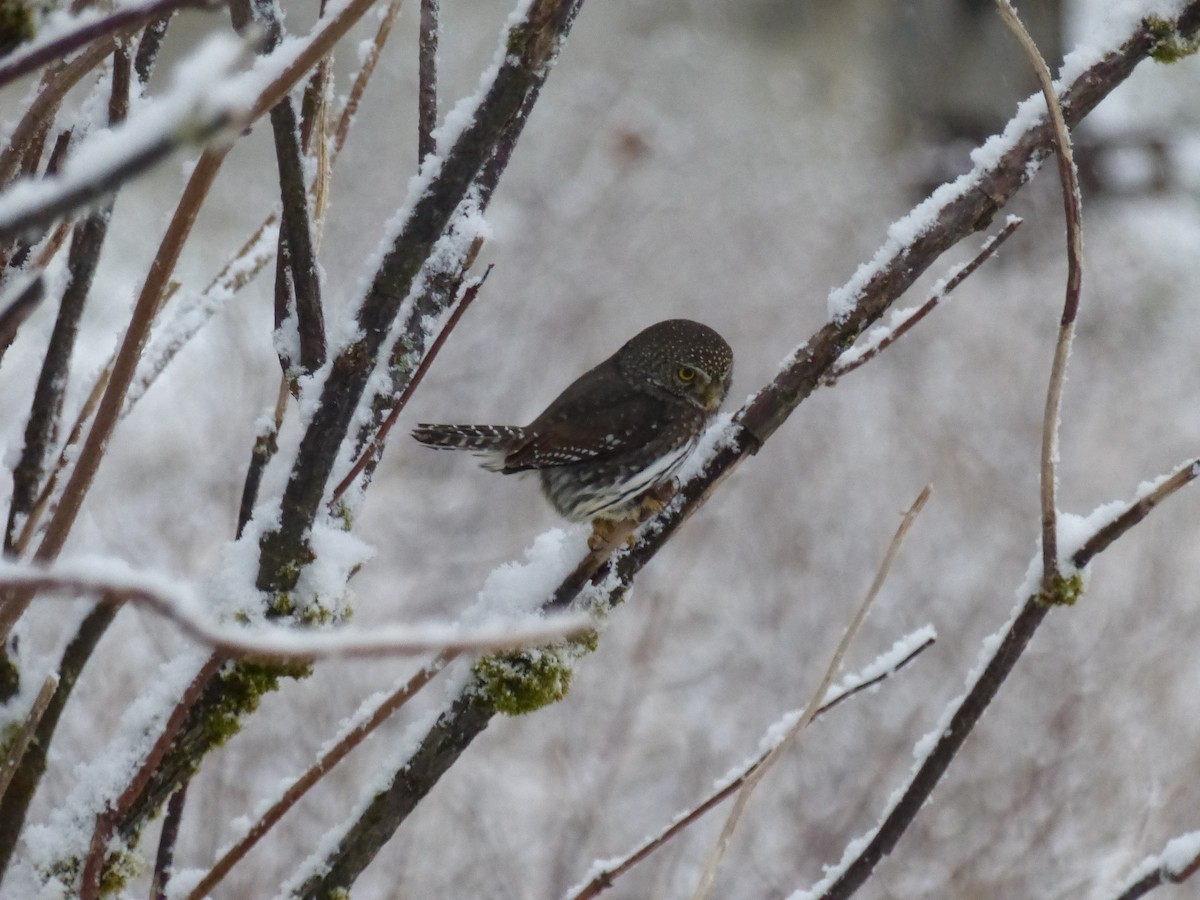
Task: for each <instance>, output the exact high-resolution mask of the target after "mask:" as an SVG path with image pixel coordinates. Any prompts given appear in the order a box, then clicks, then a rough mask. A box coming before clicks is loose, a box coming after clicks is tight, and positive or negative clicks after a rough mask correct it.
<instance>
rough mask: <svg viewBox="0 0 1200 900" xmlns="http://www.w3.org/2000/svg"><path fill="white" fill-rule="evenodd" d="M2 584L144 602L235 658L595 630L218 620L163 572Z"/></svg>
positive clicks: (503, 644) (18, 571) (583, 620)
mask: <svg viewBox="0 0 1200 900" xmlns="http://www.w3.org/2000/svg"><path fill="white" fill-rule="evenodd" d="M0 589H2V590H16V589H20V590H30V591H34V592H42V593H44V592H59V593H64V594H65V595H67V596H68V597H69V598H70V599H76V598H78V597H79V596H81V595H82V596H90V597H95V598H96V599H97V600H99V601H100V602H101V603H105V604H111V605H113V606H121V605H123V604H125V603H132V604H134V605H135V606H140V607H144V608H145V609H148V610H150V611H152V612H154V613H156V614H158V615H160V616H162V617H163V618H165V619H167V620H169V621H170V622H172V623H174V624H175V625H177V626H178V627H179V630H180V631H181V632H183V633H184V634H185V635H187V636H188V637H189V638H191V639H192V640H194V641H196V642H197V643H199V644H202V645H204V646H207V647H211V648H212V649H213V650H215V651H216V652H217V653H218V654H220V655H222V656H224V657H225V658H227V659H230V658H232V659H246V660H250V661H254V662H260V663H281V662H283V663H286V662H301V663H308V662H312V661H313V660H316V659H327V658H339V659H354V658H372V657H378V656H411V655H415V654H419V653H429V652H431V651H442V650H444V651H448V652H452V653H456V654H457V653H464V652H480V651H493V650H515V649H518V648H520V647H528V646H531V645H537V644H545V643H549V642H552V641H556V640H562V639H573V638H580V637H582V636H583V635H585V634H587V633H589V632H590V631H591V630H592V627H593V622H592V621H591V620H590V619H589V618H588V617H587V616H585V615H582V614H578V613H577V614H570V615H560V616H555V617H552V618H546V619H533V618H530V619H528V620H519V621H515V622H514V621H501V620H497V621H494V622H492V623H490V624H483V625H479V626H476V627H470V628H466V627H463V626H460V625H457V624H453V623H439V622H434V623H427V624H423V625H422V624H417V625H398V626H390V627H388V626H384V627H375V628H372V629H370V630H369V631H362V630H359V629H351V628H346V629H341V630H335V631H316V632H314V631H297V630H295V629H292V628H287V627H284V626H274V625H268V626H265V627H261V628H256V627H245V626H240V625H238V626H232V627H231V626H227V625H222V624H218V623H214V622H213V621H212V620H211V618H210V617H209V616H208V615H207V614H206V613H204V612H202V611H200V610H201V609H202V606H201V604H200V603H199V601H198V600H197V599H196V598H194V597H193V596H192V595H191V594H190V593H188V592H184V591H179V590H171V589H170V588H168V587H167V586H166V585H164V584H162V583H160V582H158V581H157V580H156V579H146V578H139V577H136V576H129V577H125V578H115V579H114V578H108V577H103V576H101V577H95V576H89V575H86V574H77V573H74V572H72V571H70V570H66V571H52V570H48V569H40V568H22V567H10V566H5V565H2V564H0Z"/></svg>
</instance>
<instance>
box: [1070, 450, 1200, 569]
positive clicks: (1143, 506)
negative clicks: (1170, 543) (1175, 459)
mask: <svg viewBox="0 0 1200 900" xmlns="http://www.w3.org/2000/svg"><path fill="white" fill-rule="evenodd" d="M1197 476H1200V459H1194V460H1192V461H1191V462H1186V463H1184V464H1183V465H1181V466H1179V467H1178V468H1176V469H1175V471H1174V472H1172V473H1171V474H1170V475H1169V476H1167V477H1166V478H1164V479H1162V480H1161V481H1159V482H1158V483H1157V484H1156V485H1155V486H1154V487H1152V488H1151V489H1150V490H1149V491H1147V492H1146V493H1145V494H1143V495H1142V496H1140V497H1138V498H1136V499H1135V500H1133V501H1132V502H1131V503H1130V504H1129V506H1128V508H1127V509H1126V510H1125V511H1124V512H1122V513H1121V514H1120V515H1118V516H1116V517H1115V518H1114V519H1112V521H1110V522H1109V523H1108V524H1107V525H1105V526H1104V527H1103V528H1101V529H1099V530H1098V531H1097V532H1096V533H1095V534H1093V535H1092V536H1091V537H1090V538H1088V540H1087V541H1085V542H1084V544H1083V546H1082V547H1080V548H1079V549H1078V550H1076V551H1075V553H1074V554H1073V555H1072V557H1071V564H1072V565H1074V566H1075V568H1077V569H1082V568H1084V567H1085V566H1086V565H1087V564H1088V563H1090V562H1091V561H1092V559H1093V558H1094V557H1095V556H1096V554H1098V553H1102V552H1104V551H1105V550H1107V549H1108V548H1109V546H1111V544H1112V543H1113V541H1115V540H1116V539H1117V538H1119V537H1120V536H1121V535H1123V534H1124V533H1125V532H1127V531H1128V530H1129V529H1130V528H1132V527H1133V526H1134V525H1136V524H1137V523H1138V522H1140V521H1142V519H1144V518H1146V516H1148V515H1149V514H1150V510H1152V509H1154V507H1156V506H1158V505H1159V504H1160V503H1162V502H1163V501H1164V500H1166V499H1167V498H1168V497H1169V496H1171V495H1172V494H1173V493H1175V492H1176V491H1177V490H1179V489H1180V488H1181V487H1184V486H1185V485H1188V484H1191V483H1192V482H1193V481H1195V480H1196V477H1197Z"/></svg>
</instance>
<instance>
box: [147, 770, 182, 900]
mask: <svg viewBox="0 0 1200 900" xmlns="http://www.w3.org/2000/svg"><path fill="white" fill-rule="evenodd" d="M189 784H191V782H190V781H185V782H184V783H183V784H181V785H180V786H179V789H178V790H176V791H175V793H173V794H172V795H171V799H170V800H168V801H167V811H166V813H165V814H164V815H163V824H162V831H160V832H159V835H158V852H157V853H156V854H155V855H154V876H153V877H152V878H151V879H150V900H167V885H168V884H169V883H170V881H171V869H172V867H173V866H174V864H175V842H176V841H177V840H178V839H179V825H180V823H181V822H182V821H183V807H184V805H185V804H186V803H187V790H188V785H189Z"/></svg>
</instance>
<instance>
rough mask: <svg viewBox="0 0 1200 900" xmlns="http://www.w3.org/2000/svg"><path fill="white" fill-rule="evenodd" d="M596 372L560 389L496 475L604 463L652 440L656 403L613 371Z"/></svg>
mask: <svg viewBox="0 0 1200 900" xmlns="http://www.w3.org/2000/svg"><path fill="white" fill-rule="evenodd" d="M600 368H601V367H599V366H598V367H597V370H598V369H600ZM597 370H593V371H592V372H589V373H588V375H587V376H584V377H583V378H580V379H579V380H578V381H576V382H575V383H574V384H572V385H571V386H570V387H568V388H567V389H566V390H565V391H563V392H562V394H560V395H559V397H558V398H557V399H556V400H555V401H554V402H553V403H551V404H550V406H548V407H547V408H546V411H545V412H543V413H542V414H541V415H540V416H538V417H537V418H536V419H534V420H533V422H531V423H530V424H529V425H528V426H527V427H526V429H525V435H526V438H525V440H524V441H522V442H521V443H520V444H518V445H517V446H516V447H514V448H513V449H512V450H511V451H510V452H509V454H508V455H507V456H506V457H505V458H504V468H503V469H502V471H504V472H520V471H523V470H526V469H545V468H548V467H551V466H567V465H571V464H572V463H580V462H589V461H598V460H602V459H607V458H608V457H611V456H616V455H618V454H621V453H624V452H627V451H628V450H629V449H630V448H632V447H638V446H641V445H643V444H646V443H647V442H649V441H650V440H651V439H652V438H653V437H654V434H655V432H656V431H657V428H656V425H659V424H660V423H659V419H660V418H661V416H662V405H663V404H662V401H661V400H659V399H658V398H656V397H654V396H651V395H650V394H647V393H646V392H644V391H640V390H637V389H635V388H633V387H631V386H630V385H629V384H628V383H627V382H626V381H625V380H624V379H623V378H621V377H620V376H619V375H618V374H617V373H615V372H612V371H604V372H601V371H597Z"/></svg>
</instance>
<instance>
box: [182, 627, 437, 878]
mask: <svg viewBox="0 0 1200 900" xmlns="http://www.w3.org/2000/svg"><path fill="white" fill-rule="evenodd" d="M457 655H458V654H457V653H456V652H454V651H451V650H444V651H442V652H441V653H439V654H438V655H437V656H436V657H434V658H433V659H432V660H430V662H428V663H426V664H425V665H424V666H423V667H422V668H421V669H420V670H419V671H418V672H417V673H416V674H415V675H413V676H412V677H411V678H409V679H408V680H407V681H405V682H404V684H402V685H401V686H400V687H399V688H398V689H397V690H395V691H393V692H392V693H391V694H389V695H388V697H387V698H386V699H385V700H383V702H381V703H380V704H379V705H378V706H376V707H375V708H374V709H373V710H372V711H371V712H370V714H369V715H367V716H366V717H365V718H363V719H362V721H361V722H359V724H357V725H355V726H354V728H352V729H351V730H350V731H349V732H347V733H346V735H345V736H344V737H342V738H341V739H340V740H339V741H338V742H337V743H335V744H334V745H333V746H332V747H331V748H330V749H329V750H327V751H326V752H325V753H324V754H322V756H321V758H320V759H319V760H317V762H316V763H314V764H313V765H312V766H310V767H309V769H308V770H307V771H306V772H305V773H304V774H303V775H302V776H300V777H299V778H298V779H296V780H295V781H294V782H292V783H291V784H290V785H288V787H287V789H286V790H285V791H284V792H283V794H282V796H281V797H280V798H279V800H277V801H276V802H275V803H274V804H272V805H271V807H270V808H269V809H268V810H267V811H266V812H265V813H263V814H262V815H261V816H259V818H258V821H257V822H255V823H254V825H253V826H252V827H251V828H250V830H249V831H247V832H246V834H245V835H243V837H242V838H241V839H240V840H238V842H237V843H236V844H234V845H233V846H232V847H230V848H229V849H228V850H227V851H225V853H224V854H222V856H221V858H220V859H219V860H217V862H216V863H215V864H214V865H213V867H212V869H210V870H209V872H208V874H207V875H205V876H204V878H202V879H201V880H200V882H199V883H198V884H197V885H196V886H195V887H194V888H193V889H192V892H191V893H190V894H188V897H187V900H202V898H204V897H206V896H208V895H209V894H210V893H212V889H213V888H214V887H216V886H217V885H218V884H219V883H220V882H221V880H222V879H223V878H224V877H225V876H226V875H228V874H229V871H230V869H232V868H233V867H234V866H235V865H237V863H238V862H240V861H241V860H242V858H243V857H245V855H246V854H247V853H249V852H250V850H251V849H252V848H253V847H254V845H255V844H257V843H258V842H259V841H260V840H261V839H262V838H263V836H264V835H266V833H267V832H268V831H270V830H271V828H273V827H274V826H275V824H276V823H277V822H278V821H279V820H280V819H282V818H283V816H284V814H286V813H287V811H288V810H289V809H291V808H292V807H293V806H295V805H296V803H297V802H299V800H300V799H301V798H302V797H303V796H304V795H305V794H306V793H308V791H309V790H310V789H311V788H312V787H314V786H315V785H316V784H317V782H319V781H320V780H321V779H322V778H324V777H325V775H326V773H328V772H329V771H330V770H331V769H333V767H334V766H336V765H337V764H338V763H339V762H341V761H342V760H343V759H345V757H346V755H347V754H349V753H350V751H351V750H353V749H354V748H355V747H357V746H358V745H359V744H361V743H362V742H363V741H364V740H366V738H367V737H368V736H370V735H371V734H372V733H373V732H374V731H375V729H377V728H378V727H379V726H380V725H382V724H383V723H384V722H385V721H386V720H387V719H388V718H390V717H391V716H392V715H393V714H394V713H395V712H396V711H397V710H399V709H400V708H401V707H402V706H404V704H405V703H407V702H408V701H409V700H410V699H412V697H413V696H414V695H415V694H416V693H417V692H418V691H419V690H420V689H421V688H423V687H424V686H425V685H426V684H428V683H429V682H430V681H431V680H432V679H433V677H434V676H435V675H437V674H438V672H440V671H442V669H444V668H445V667H446V666H447V665H448V664H449V663H450V661H451V660H453V659H454V658H455V657H456V656H457Z"/></svg>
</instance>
